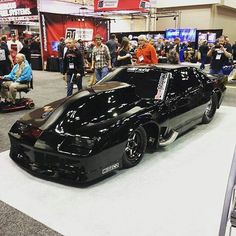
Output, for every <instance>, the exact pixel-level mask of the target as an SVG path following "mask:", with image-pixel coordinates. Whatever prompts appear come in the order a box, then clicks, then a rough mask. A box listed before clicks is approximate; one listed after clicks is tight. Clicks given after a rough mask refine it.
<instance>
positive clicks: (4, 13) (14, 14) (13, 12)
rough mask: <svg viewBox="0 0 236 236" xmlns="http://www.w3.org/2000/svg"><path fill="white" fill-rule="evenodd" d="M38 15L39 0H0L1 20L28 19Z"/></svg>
mask: <svg viewBox="0 0 236 236" xmlns="http://www.w3.org/2000/svg"><path fill="white" fill-rule="evenodd" d="M36 15H38V10H37V0H31V1H26V0H14V1H13V0H0V20H4V21H7V20H8V21H19V20H22V21H27V20H30V19H32V16H36ZM28 17H29V18H28Z"/></svg>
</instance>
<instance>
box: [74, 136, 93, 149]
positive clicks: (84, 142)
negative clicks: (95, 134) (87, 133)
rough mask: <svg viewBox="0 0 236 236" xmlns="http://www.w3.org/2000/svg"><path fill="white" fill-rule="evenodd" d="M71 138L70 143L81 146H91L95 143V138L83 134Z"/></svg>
mask: <svg viewBox="0 0 236 236" xmlns="http://www.w3.org/2000/svg"><path fill="white" fill-rule="evenodd" d="M70 138H71V145H73V146H78V147H81V148H92V147H93V146H94V144H95V141H96V138H89V137H84V136H74V137H70Z"/></svg>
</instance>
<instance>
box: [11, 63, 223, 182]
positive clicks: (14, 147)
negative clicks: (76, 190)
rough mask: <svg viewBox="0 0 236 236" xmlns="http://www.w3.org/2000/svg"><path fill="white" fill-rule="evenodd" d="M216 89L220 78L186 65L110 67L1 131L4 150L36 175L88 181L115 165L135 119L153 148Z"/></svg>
mask: <svg viewBox="0 0 236 236" xmlns="http://www.w3.org/2000/svg"><path fill="white" fill-rule="evenodd" d="M158 88H159V93H158V94H157V89H158ZM224 91H225V86H224V85H223V83H221V80H218V79H216V78H211V79H210V78H209V77H208V76H207V75H205V74H203V73H202V72H200V71H198V70H197V69H196V68H192V67H182V66H178V65H162V66H135V67H133V66H129V67H122V68H118V69H117V70H115V71H113V72H112V73H110V74H109V75H108V76H107V77H105V78H104V79H103V80H102V81H100V82H99V83H98V84H96V85H95V86H93V87H92V88H89V89H85V90H81V91H80V92H78V93H76V94H75V95H73V96H72V97H70V98H64V99H61V100H59V101H56V102H53V103H51V104H48V105H47V106H45V107H43V108H40V109H37V110H35V111H33V112H31V113H29V114H27V115H25V116H24V117H23V118H21V119H20V120H19V121H17V122H16V123H15V124H14V125H13V127H12V128H11V130H10V131H9V137H10V141H11V150H10V157H11V158H12V159H13V160H14V161H15V162H17V163H18V164H19V165H20V166H22V167H23V168H25V169H26V170H27V171H29V172H30V173H32V174H35V175H39V176H40V177H45V178H49V179H55V180H57V179H60V180H69V181H74V182H78V183H81V182H88V181H91V180H94V179H97V178H99V177H101V176H103V175H106V174H108V173H110V172H112V171H113V170H115V169H121V168H122V167H123V161H122V155H123V153H124V149H125V146H126V143H127V140H128V137H129V136H130V134H131V133H132V132H133V131H134V130H135V129H137V128H138V127H140V126H141V127H143V128H144V129H145V132H146V137H147V147H148V148H151V149H155V148H156V146H157V145H158V143H160V142H161V140H163V139H167V138H168V136H169V135H170V133H171V132H172V131H175V132H178V133H179V134H180V133H182V132H184V131H186V130H187V129H189V128H190V127H192V126H193V125H196V124H197V123H200V122H201V121H202V117H203V114H204V112H205V110H206V108H207V105H208V103H209V101H210V98H211V96H212V95H213V94H217V102H218V104H217V105H218V107H219V105H220V102H221V100H222V97H223V94H224ZM155 96H157V97H156V99H155Z"/></svg>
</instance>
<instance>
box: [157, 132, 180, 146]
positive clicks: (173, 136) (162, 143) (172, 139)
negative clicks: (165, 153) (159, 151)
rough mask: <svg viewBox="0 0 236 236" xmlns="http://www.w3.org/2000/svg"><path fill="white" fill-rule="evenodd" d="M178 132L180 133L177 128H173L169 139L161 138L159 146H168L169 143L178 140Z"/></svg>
mask: <svg viewBox="0 0 236 236" xmlns="http://www.w3.org/2000/svg"><path fill="white" fill-rule="evenodd" d="M178 134H179V133H178V132H176V131H175V130H172V134H171V136H170V137H169V138H168V139H167V140H165V139H164V140H161V141H160V142H159V146H161V147H164V146H167V145H169V144H171V143H173V142H174V141H175V140H176V138H177V136H178Z"/></svg>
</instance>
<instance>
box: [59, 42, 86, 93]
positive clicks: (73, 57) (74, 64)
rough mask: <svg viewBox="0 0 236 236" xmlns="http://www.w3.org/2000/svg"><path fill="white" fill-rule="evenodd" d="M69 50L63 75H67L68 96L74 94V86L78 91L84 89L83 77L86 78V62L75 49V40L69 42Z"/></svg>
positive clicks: (64, 59) (64, 62)
mask: <svg viewBox="0 0 236 236" xmlns="http://www.w3.org/2000/svg"><path fill="white" fill-rule="evenodd" d="M66 45H67V47H68V50H67V51H66V53H65V56H64V58H63V74H65V73H66V74H67V77H66V81H67V96H71V95H72V92H73V84H76V85H77V87H78V90H80V89H82V77H83V76H84V61H83V57H82V54H81V53H80V51H79V50H78V49H77V48H76V47H75V41H74V39H68V40H67V44H66Z"/></svg>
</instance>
